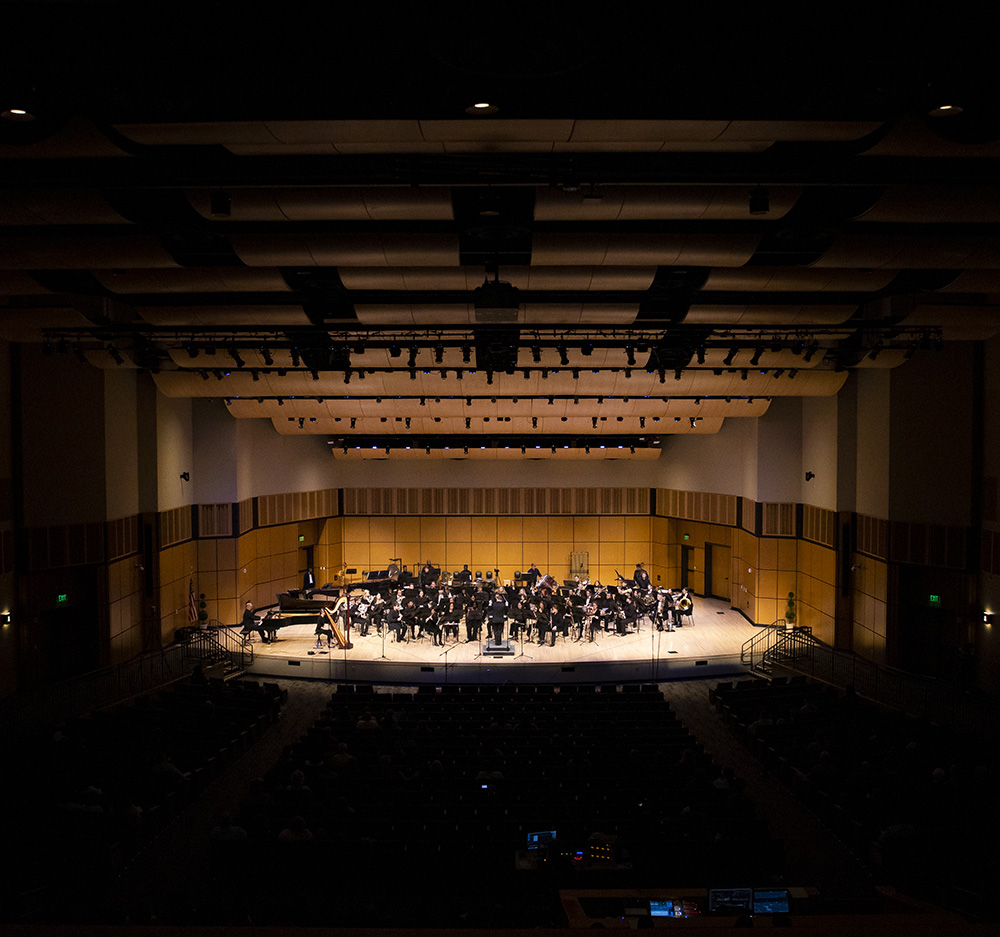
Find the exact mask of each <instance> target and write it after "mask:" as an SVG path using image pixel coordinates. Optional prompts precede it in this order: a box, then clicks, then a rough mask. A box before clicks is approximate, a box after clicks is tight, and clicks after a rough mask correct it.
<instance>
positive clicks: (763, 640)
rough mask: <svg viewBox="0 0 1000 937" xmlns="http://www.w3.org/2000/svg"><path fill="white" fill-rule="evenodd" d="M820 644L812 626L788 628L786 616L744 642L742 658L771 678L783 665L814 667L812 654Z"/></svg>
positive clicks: (798, 668) (752, 669)
mask: <svg viewBox="0 0 1000 937" xmlns="http://www.w3.org/2000/svg"><path fill="white" fill-rule="evenodd" d="M821 645H822V642H821V641H819V640H818V639H817V638H814V637H813V633H812V628H809V627H807V626H798V627H794V628H789V627H788V626H787V624H786V622H785V619H783V618H779V619H778V620H777V621H776V622H774V623H773V624H771V625H764V626H763V627H762V628H761V630H760V631H758V632H757V634H755V635H754V636H753V637H752V638H750V639H748V640H747V641H745V642H744V643H743V646H742V648H741V649H740V661H741V663H742V664H743V666H744V667H746V668H747V669H748V670H749V671H750V672H751V673H752V674H754V675H755V676H759V677H763V678H764V679H766V680H770V679H771V678H772V677H773V676H775V670H776V669H780V668H782V667H783V668H786V669H788V670H792V671H806V672H808V671H810V670H812V666H811V664H812V660H813V656H814V654H815V651H816V648H817V647H820V646H821Z"/></svg>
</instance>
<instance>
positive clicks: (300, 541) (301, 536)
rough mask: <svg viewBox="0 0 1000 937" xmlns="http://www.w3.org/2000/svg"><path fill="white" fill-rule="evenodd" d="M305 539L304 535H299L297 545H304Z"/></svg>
mask: <svg viewBox="0 0 1000 937" xmlns="http://www.w3.org/2000/svg"><path fill="white" fill-rule="evenodd" d="M305 539H306V535H305V534H299V543H304V542H305Z"/></svg>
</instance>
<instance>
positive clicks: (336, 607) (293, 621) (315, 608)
mask: <svg viewBox="0 0 1000 937" xmlns="http://www.w3.org/2000/svg"><path fill="white" fill-rule="evenodd" d="M357 572H358V571H357V569H346V568H345V569H343V570H341V575H340V577H338V578H340V579H341V580H342V581H341V582H340V583H339V584H334V583H332V582H328V583H326V584H325V585H323V586H320V587H319V588H316V589H289V590H288V591H287V592H279V593H278V594H277V599H278V603H277V607H276V608H273V609H271V611H270V612H268V614H267V615H266V616H265V618H264V619H263V625H264V628H266V629H267V630H268V631H269V632H271V634H272V636H273V635H274V634H275V633H276V632H277V630H278V629H279V628H281V627H283V626H284V625H312V626H315V627H319V626H323V627H324V628H325V629H326V628H328V629H329V630H330V631H331V632H332V634H333V638H334V640H335V641H336V642H337V645H338V646H339V647H341V648H350V647H351V646H352V645H351V641H350V624H349V622H347V621H346V616H344V615H342V614H340V613H341V610H342V608H344V607H345V606H348V605H353V604H354V602H356V601H365V599H366V596H371V595H372V594H375V593H378V594H381V595H385V594H386V593H387V592H389V591H391V590H392V589H395V588H396V587H397V585H398V584H399V583H400V581H402V578H403V574H402V573H401V571H400V569H399V567H398V566H395V564H392V565H390V566H389V567H388V568H387V569H383V570H372V572H370V573H368V574H367V575H366V576H365V577H364V578H361V579H357V580H354V581H350V580H349V579H348V577H349V576H356V575H357Z"/></svg>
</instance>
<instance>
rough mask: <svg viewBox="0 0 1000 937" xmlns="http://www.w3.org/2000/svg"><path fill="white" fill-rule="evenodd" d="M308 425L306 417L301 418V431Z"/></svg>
mask: <svg viewBox="0 0 1000 937" xmlns="http://www.w3.org/2000/svg"><path fill="white" fill-rule="evenodd" d="M305 425H306V418H305V417H304V416H300V417H299V429H304V428H305Z"/></svg>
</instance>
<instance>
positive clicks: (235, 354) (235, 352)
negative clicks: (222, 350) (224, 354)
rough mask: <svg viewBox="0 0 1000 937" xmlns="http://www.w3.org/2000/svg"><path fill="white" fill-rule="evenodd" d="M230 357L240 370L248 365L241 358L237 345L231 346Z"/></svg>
mask: <svg viewBox="0 0 1000 937" xmlns="http://www.w3.org/2000/svg"><path fill="white" fill-rule="evenodd" d="M229 357H230V358H232V359H233V362H234V363H235V364H236V367H238V368H242V367H243V366H244V365H245V364H246V362H245V361H244V360H243V359H242V358H241V357H240V353H239V350H238V349H237V348H236V346H235V345H230V346H229Z"/></svg>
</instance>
